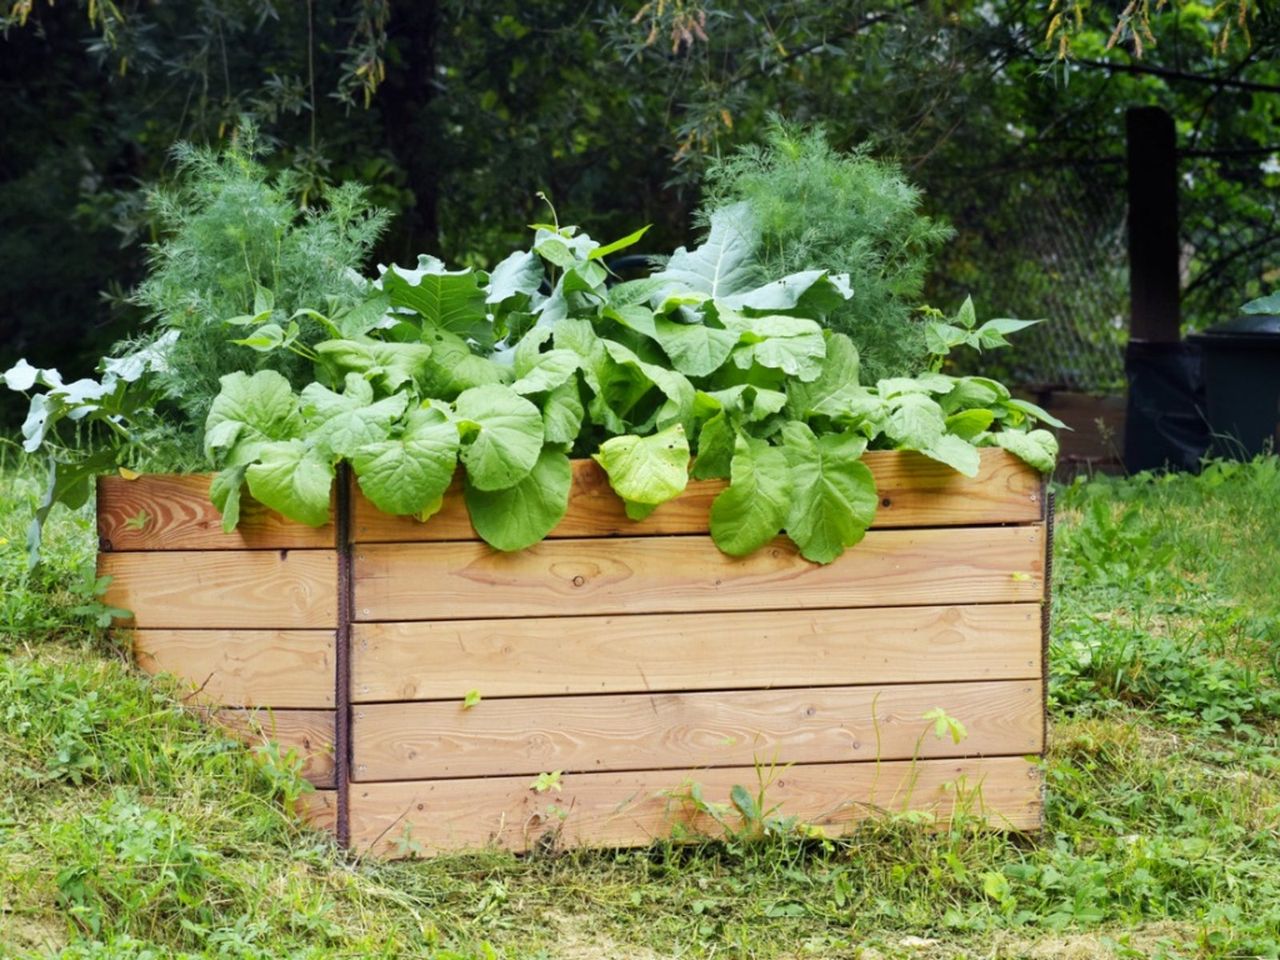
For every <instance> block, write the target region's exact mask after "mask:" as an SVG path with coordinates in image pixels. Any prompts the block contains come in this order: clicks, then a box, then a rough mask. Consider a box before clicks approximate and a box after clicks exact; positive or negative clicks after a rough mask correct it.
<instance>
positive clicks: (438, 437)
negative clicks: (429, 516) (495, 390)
mask: <svg viewBox="0 0 1280 960" xmlns="http://www.w3.org/2000/svg"><path fill="white" fill-rule="evenodd" d="M351 463H352V466H353V467H354V468H355V472H356V479H357V480H358V482H359V484H360V489H361V490H363V491H364V495H365V496H366V497H368V498H369V500H370V502H372V503H373V505H374V506H375V507H377V508H378V509H379V510H382V511H383V512H385V513H394V514H403V515H416V514H421V513H423V512H424V511H425V510H426V508H427V507H428V506H429V505H431V504H432V503H434V502H435V501H437V500H438V499H439V498H440V497H442V496H443V495H444V492H445V490H447V489H448V487H449V484H450V483H451V482H452V480H453V474H454V470H455V469H456V467H457V464H458V428H457V427H456V426H454V424H453V423H451V422H450V420H449V418H448V417H446V416H445V414H444V413H442V412H441V411H440V410H437V409H435V408H433V407H427V408H420V409H415V410H411V411H410V412H409V416H408V419H407V421H406V422H405V425H404V428H403V429H402V430H401V432H400V435H399V436H397V437H394V438H392V439H389V440H380V441H378V442H376V443H370V444H368V445H366V446H364V447H361V448H360V449H359V450H357V451H356V452H355V455H354V456H353V457H352V458H351Z"/></svg>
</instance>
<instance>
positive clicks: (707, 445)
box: [693, 412, 737, 480]
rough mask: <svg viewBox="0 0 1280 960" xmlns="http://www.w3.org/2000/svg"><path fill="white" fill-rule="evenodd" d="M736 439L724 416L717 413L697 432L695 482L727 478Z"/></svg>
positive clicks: (731, 426)
mask: <svg viewBox="0 0 1280 960" xmlns="http://www.w3.org/2000/svg"><path fill="white" fill-rule="evenodd" d="M736 437H737V434H736V433H735V431H734V429H733V425H732V424H731V423H730V422H729V418H728V416H727V415H726V414H724V413H723V412H722V413H717V414H716V415H715V416H714V417H712V418H711V419H710V420H708V421H707V422H706V423H704V424H703V425H702V429H701V430H700V431H699V432H698V455H697V457H696V458H694V461H693V477H694V479H695V480H722V479H726V478H728V476H729V471H730V464H731V462H732V459H733V450H734V441H735V439H736Z"/></svg>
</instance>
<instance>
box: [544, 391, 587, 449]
mask: <svg viewBox="0 0 1280 960" xmlns="http://www.w3.org/2000/svg"><path fill="white" fill-rule="evenodd" d="M584 416H586V410H585V409H584V408H583V406H582V395H581V392H580V391H579V389H578V378H577V377H573V378H571V379H569V380H567V381H565V382H564V383H562V384H561V385H560V386H558V387H556V388H555V389H554V390H552V391H550V392H549V393H548V394H547V395H546V397H545V398H544V399H543V401H542V433H543V438H544V439H545V440H546V442H547V443H558V444H569V445H572V444H573V443H574V442H575V441H576V440H577V439H578V434H579V433H581V432H582V418H583V417H584Z"/></svg>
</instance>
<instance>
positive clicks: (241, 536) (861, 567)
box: [98, 449, 1049, 855]
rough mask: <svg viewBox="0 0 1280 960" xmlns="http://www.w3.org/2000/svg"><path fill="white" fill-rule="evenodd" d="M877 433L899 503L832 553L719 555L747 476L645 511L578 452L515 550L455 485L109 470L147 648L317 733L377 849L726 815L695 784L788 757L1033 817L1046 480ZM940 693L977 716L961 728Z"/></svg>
mask: <svg viewBox="0 0 1280 960" xmlns="http://www.w3.org/2000/svg"><path fill="white" fill-rule="evenodd" d="M865 462H866V463H867V465H868V466H869V467H870V468H871V470H872V472H873V473H874V475H875V478H876V484H877V489H878V491H879V495H880V497H881V506H880V509H879V512H878V515H877V518H876V522H875V524H874V526H873V528H872V530H871V531H870V532H869V533H868V534H867V536H866V538H865V540H864V541H863V542H862V543H860V544H858V545H857V546H855V547H854V548H852V549H851V550H849V551H848V552H846V553H845V554H844V556H842V557H841V558H840V559H838V560H837V561H836V562H834V563H832V564H830V565H828V566H819V565H816V564H812V563H809V562H807V561H805V560H804V559H803V558H801V557H800V556H799V554H798V552H797V550H796V548H795V547H794V546H793V545H792V544H791V543H790V542H789V541H787V540H785V539H779V540H778V541H776V542H775V543H774V544H773V545H772V546H769V547H766V548H764V549H763V550H760V551H758V552H756V553H754V554H752V555H750V556H747V557H744V558H740V559H735V558H731V557H727V556H725V555H723V554H721V553H720V552H719V551H718V550H717V549H716V547H715V546H714V544H713V543H712V542H711V540H710V538H709V537H708V536H707V515H708V508H709V506H710V503H711V500H712V499H713V498H714V497H715V495H716V494H717V493H718V492H719V491H720V490H721V489H723V484H722V483H720V482H696V481H695V482H692V483H691V484H690V486H689V489H688V491H687V492H686V493H685V494H683V495H682V496H681V497H679V498H678V499H676V500H674V501H671V502H670V503H667V504H665V505H664V506H662V507H660V508H659V509H658V510H657V511H656V512H654V513H653V514H652V515H651V516H650V517H649V518H648V519H646V520H644V521H643V522H639V523H636V522H633V521H631V520H629V519H627V518H626V516H625V514H624V512H623V507H622V503H621V502H620V501H619V500H618V499H617V497H616V496H615V495H614V494H613V492H612V491H611V490H610V488H609V485H608V483H607V479H606V478H605V477H604V475H603V473H601V472H600V471H599V468H598V467H596V465H595V464H594V463H593V462H591V461H581V462H575V464H574V480H573V490H572V494H571V498H570V506H569V511H568V513H567V514H566V516H565V517H564V520H563V521H562V522H561V523H560V524H559V526H558V527H556V529H555V530H554V531H553V532H552V533H551V535H550V537H549V538H548V539H547V540H545V541H543V542H542V543H539V544H537V545H536V546H534V547H532V548H530V549H528V550H524V551H521V552H519V553H514V554H503V553H499V552H497V551H495V550H493V549H491V548H490V547H488V546H487V545H486V544H484V543H483V542H480V541H479V540H478V539H477V538H476V536H475V534H474V532H473V531H472V529H471V526H470V523H469V521H468V519H467V513H466V510H465V507H464V505H463V503H462V499H461V496H460V494H458V493H456V492H451V493H450V494H449V495H448V497H446V501H445V505H444V507H443V509H442V510H441V511H440V512H439V513H438V514H437V515H436V516H434V517H433V518H432V519H431V520H430V521H429V522H428V523H426V524H421V523H418V522H417V521H414V520H411V519H406V518H403V517H392V516H387V515H384V514H381V513H379V512H378V511H376V510H375V509H373V508H372V507H371V506H370V505H369V504H368V503H367V502H366V501H364V500H363V498H362V497H360V496H359V494H358V493H355V492H351V491H348V490H342V491H340V494H339V497H338V502H337V503H336V504H335V517H334V522H333V523H332V524H330V525H328V526H325V527H321V528H311V527H306V526H302V525H299V524H295V523H292V522H290V521H287V520H284V519H282V518H280V517H279V516H278V515H275V514H272V513H270V512H269V511H266V510H263V509H261V508H258V509H255V508H254V506H253V505H251V504H246V509H245V511H244V514H243V516H242V519H241V522H240V526H239V529H237V530H236V531H235V532H234V533H232V534H224V533H223V532H222V531H221V527H220V525H219V524H220V522H219V516H218V513H217V511H216V510H215V509H214V507H213V506H212V504H210V502H209V499H208V483H209V478H208V477H207V476H184V477H177V476H154V477H142V478H140V479H137V480H132V481H129V480H124V479H121V478H118V477H109V478H104V479H102V480H100V481H99V485H98V519H99V532H100V536H101V550H102V552H101V555H100V558H99V571H100V573H101V574H104V575H110V576H111V577H113V578H114V579H113V581H112V583H111V587H110V591H109V595H108V597H107V600H108V602H110V603H111V604H112V605H114V606H118V607H123V608H126V609H129V610H131V611H132V612H133V615H134V621H133V623H132V625H131V626H132V628H133V630H134V646H135V650H136V651H137V655H138V662H139V663H140V664H141V666H143V668H145V669H148V670H151V671H164V672H167V673H172V674H175V675H177V676H178V677H180V678H183V679H184V680H186V681H188V682H189V683H190V684H191V685H192V687H193V688H194V689H195V690H196V691H197V692H196V693H195V694H194V695H193V697H192V700H193V702H199V703H201V704H203V705H206V706H210V707H219V708H222V709H220V710H218V711H215V715H216V716H219V717H222V718H225V719H228V720H230V721H231V722H233V723H235V724H237V725H238V726H240V727H242V728H246V727H247V728H249V729H257V730H259V731H261V733H260V735H263V736H269V737H273V738H274V739H277V740H278V741H280V743H281V744H282V745H284V746H290V747H294V748H296V749H297V750H298V752H299V754H300V755H301V756H302V757H303V759H304V762H305V765H306V766H305V770H304V772H305V773H306V775H307V776H308V777H309V778H310V779H311V780H312V782H313V783H314V784H315V785H316V787H317V790H316V792H315V793H314V794H310V795H308V800H307V803H308V810H309V815H310V816H311V817H312V818H314V819H316V820H318V821H320V822H324V823H326V824H328V825H330V826H331V827H332V828H333V829H335V830H336V831H337V833H338V836H339V838H340V839H341V840H343V841H344V842H347V843H349V844H350V845H351V846H352V847H353V848H354V849H356V850H359V851H369V850H371V851H373V852H375V853H378V854H384V855H396V854H398V853H399V854H402V853H406V852H409V851H413V852H418V851H422V852H426V853H431V852H436V851H442V850H455V849H465V848H474V847H479V846H483V845H486V844H489V843H497V844H499V845H502V846H504V847H508V848H511V849H515V850H526V849H529V848H530V847H531V846H533V845H535V844H539V843H546V842H549V841H554V842H556V843H562V844H565V845H578V844H589V845H631V844H644V843H647V842H649V841H650V840H652V839H653V838H655V837H662V836H667V835H670V834H671V832H672V830H673V829H675V828H676V825H677V824H684V825H685V826H686V827H689V828H691V829H693V830H696V831H706V832H711V833H715V832H717V830H718V829H720V828H719V827H718V825H717V824H716V823H715V821H714V820H713V819H711V818H709V817H708V816H707V815H706V813H705V811H699V809H697V806H698V805H697V804H695V803H692V802H690V801H689V800H688V799H686V798H687V797H688V795H689V793H690V790H691V787H692V785H694V784H697V785H699V787H700V791H701V795H702V796H703V797H704V799H706V800H708V801H713V802H717V803H719V802H725V801H727V800H728V798H729V792H730V790H731V788H732V787H733V786H735V785H739V784H740V785H743V786H745V787H747V788H748V789H749V790H750V791H751V792H753V793H754V792H755V791H756V789H757V782H758V778H759V776H761V775H763V776H764V777H765V778H766V779H770V778H771V783H770V785H769V787H768V789H767V791H766V798H767V804H768V805H773V804H779V805H780V808H779V810H778V812H779V813H780V814H781V815H784V816H795V817H798V818H799V819H800V820H802V821H804V822H806V823H810V824H813V825H815V826H821V827H824V828H826V829H828V830H830V831H833V832H835V831H839V830H840V829H842V828H844V827H847V826H848V825H849V824H851V823H852V822H854V821H856V820H858V819H860V818H863V817H865V816H868V815H871V814H873V813H874V812H875V811H876V810H877V809H905V808H912V809H922V810H932V811H935V812H936V813H937V814H938V815H939V816H940V817H942V818H946V817H947V816H949V815H950V814H951V812H952V811H953V810H954V809H955V808H956V806H957V805H960V806H962V807H964V808H965V809H967V810H969V811H971V812H976V813H978V814H979V815H982V816H985V817H986V818H987V819H988V820H989V821H990V822H991V823H992V824H993V825H997V826H1007V827H1010V828H1014V829H1019V830H1027V829H1035V828H1036V827H1037V826H1038V825H1039V822H1040V810H1041V781H1040V773H1039V768H1038V767H1037V765H1036V764H1034V763H1032V762H1029V761H1028V757H1029V756H1031V757H1034V755H1037V754H1039V753H1041V751H1042V749H1043V745H1044V720H1043V717H1044V692H1043V682H1042V678H1043V676H1044V652H1043V622H1044V610H1045V604H1046V603H1047V598H1048V575H1047V558H1048V540H1049V527H1048V520H1047V512H1046V503H1045V489H1044V483H1043V479H1042V477H1041V475H1040V474H1039V473H1038V472H1036V471H1035V470H1034V469H1032V468H1031V467H1028V466H1026V465H1025V464H1024V463H1022V462H1021V461H1020V460H1018V459H1016V458H1015V457H1013V456H1011V455H1009V454H1007V453H1005V452H1004V451H1002V450H998V449H986V450H984V451H983V452H982V470H981V473H980V474H979V476H978V477H977V478H975V479H972V480H970V479H966V478H965V477H963V476H960V475H958V474H956V473H955V472H954V471H952V470H951V469H949V468H948V467H945V466H943V465H941V464H937V463H934V462H933V461H930V460H926V459H925V458H923V457H920V456H918V455H916V454H906V453H869V454H867V455H866V457H865ZM473 691H474V692H478V694H479V695H480V697H481V699H480V702H479V703H475V704H474V705H471V706H468V705H467V704H466V703H465V702H464V700H466V698H467V695H468V693H471V692H473ZM472 699H474V696H473V698H472ZM934 708H941V709H942V710H943V711H945V713H946V714H948V715H949V716H951V717H954V718H956V719H958V720H959V721H961V722H962V723H963V724H964V726H965V727H966V728H967V736H966V737H964V738H963V739H962V740H961V741H960V742H959V743H956V742H954V741H953V740H952V738H950V737H943V738H939V737H935V736H934V734H933V729H932V728H933V724H932V723H931V722H930V721H927V720H925V719H924V714H925V713H927V712H929V711H931V710H933V709H934ZM557 771H558V772H559V775H558V776H550V775H552V774H555V773H556V772H557ZM540 775H547V776H542V777H541V786H543V787H544V788H545V789H543V790H541V791H540V790H537V789H534V787H533V784H534V782H535V780H539V778H540ZM550 784H554V785H550ZM730 819H732V818H730Z"/></svg>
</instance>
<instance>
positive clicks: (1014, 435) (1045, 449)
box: [986, 430, 1058, 473]
mask: <svg viewBox="0 0 1280 960" xmlns="http://www.w3.org/2000/svg"><path fill="white" fill-rule="evenodd" d="M986 442H987V443H988V444H990V445H993V446H997V447H1004V449H1006V450H1008V451H1009V452H1010V453H1012V454H1013V455H1014V456H1015V457H1018V458H1019V459H1020V460H1024V461H1026V462H1027V463H1029V464H1031V466H1033V467H1035V468H1036V469H1037V470H1039V471H1040V472H1041V473H1053V469H1054V467H1056V466H1057V465H1058V438H1057V437H1055V436H1054V435H1053V434H1052V433H1050V432H1049V431H1048V430H1031V431H1029V432H1028V433H1022V432H1020V431H1018V430H1000V431H999V432H997V433H989V434H987V437H986Z"/></svg>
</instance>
